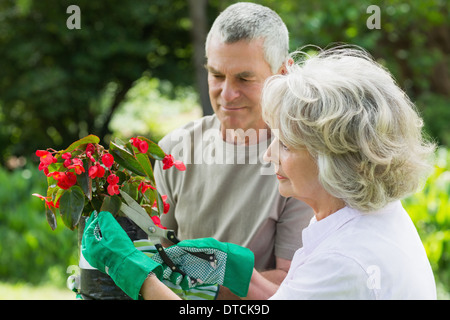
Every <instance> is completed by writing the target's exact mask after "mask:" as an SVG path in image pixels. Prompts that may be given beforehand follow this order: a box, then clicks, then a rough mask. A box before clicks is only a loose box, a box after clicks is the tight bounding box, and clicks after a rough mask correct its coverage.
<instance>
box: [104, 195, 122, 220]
mask: <svg viewBox="0 0 450 320" xmlns="http://www.w3.org/2000/svg"><path fill="white" fill-rule="evenodd" d="M121 205H122V200H120V198H119V196H116V195H114V196H111V197H110V196H106V197H105V199H104V200H103V203H102V207H101V208H100V211H108V212H110V213H111V214H112V215H113V216H114V217H115V216H117V214H118V213H119V210H120V206H121Z"/></svg>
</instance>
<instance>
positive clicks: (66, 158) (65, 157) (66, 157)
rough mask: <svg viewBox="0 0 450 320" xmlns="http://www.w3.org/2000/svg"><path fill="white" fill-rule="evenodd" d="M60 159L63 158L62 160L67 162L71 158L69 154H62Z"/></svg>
mask: <svg viewBox="0 0 450 320" xmlns="http://www.w3.org/2000/svg"><path fill="white" fill-rule="evenodd" d="M61 158H63V159H64V160H69V159H70V158H72V154H71V153H70V152H66V153H63V154H62V156H61Z"/></svg>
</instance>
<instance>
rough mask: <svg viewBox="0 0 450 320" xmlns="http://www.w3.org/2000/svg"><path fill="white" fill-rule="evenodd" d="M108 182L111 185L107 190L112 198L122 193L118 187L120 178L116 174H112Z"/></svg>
mask: <svg viewBox="0 0 450 320" xmlns="http://www.w3.org/2000/svg"><path fill="white" fill-rule="evenodd" d="M106 181H107V182H108V183H109V185H108V188H106V189H107V191H108V194H109V195H110V196H113V195H115V194H119V193H120V191H119V185H118V183H119V177H118V176H116V175H115V174H110V175H109V176H108V178H107V179H106Z"/></svg>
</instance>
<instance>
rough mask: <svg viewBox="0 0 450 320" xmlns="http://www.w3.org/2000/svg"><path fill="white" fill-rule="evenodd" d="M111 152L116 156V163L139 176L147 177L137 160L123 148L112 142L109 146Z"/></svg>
mask: <svg viewBox="0 0 450 320" xmlns="http://www.w3.org/2000/svg"><path fill="white" fill-rule="evenodd" d="M109 152H110V153H111V154H112V155H113V156H114V161H116V162H117V163H118V164H120V165H121V166H122V167H124V168H125V169H127V170H130V171H131V172H133V173H135V174H137V175H140V176H146V173H145V171H144V170H143V169H142V167H141V165H140V164H139V162H138V161H137V160H136V158H135V157H134V156H133V155H132V154H131V153H130V152H129V151H127V150H126V149H125V148H124V147H123V146H120V145H118V144H116V143H115V142H112V141H111V142H110V144H109Z"/></svg>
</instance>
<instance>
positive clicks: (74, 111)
mask: <svg viewBox="0 0 450 320" xmlns="http://www.w3.org/2000/svg"><path fill="white" fill-rule="evenodd" d="M71 4H76V5H78V6H79V7H80V9H81V29H80V30H77V29H74V30H69V29H68V28H67V27H66V20H67V19H68V18H69V16H70V15H69V14H67V13H66V9H67V7H68V6H69V5H71ZM187 9H188V8H187V3H186V2H185V1H184V0H173V1H166V0H152V1H150V2H148V1H138V0H131V1H118V0H109V1H102V2H98V1H89V0H78V1H32V0H22V1H13V0H2V1H1V2H0V15H1V24H0V57H1V59H0V145H1V146H2V148H1V149H0V150H1V159H2V162H4V161H5V159H6V158H7V157H9V156H11V155H25V156H29V155H30V154H32V153H33V151H34V150H35V149H36V148H44V147H46V146H49V145H54V146H55V147H61V146H65V145H68V144H69V143H70V142H72V141H73V140H74V139H76V138H79V137H80V136H83V135H86V134H88V133H93V134H97V135H99V136H100V137H102V138H103V137H105V136H106V135H107V134H108V133H109V129H108V124H109V120H110V119H111V116H112V114H113V113H114V111H115V110H116V109H117V107H118V105H119V104H120V102H121V101H122V100H123V98H124V96H125V95H126V93H127V91H128V90H129V89H130V88H131V87H132V85H133V83H134V81H136V80H137V79H139V78H140V77H141V76H142V74H143V73H144V72H146V73H147V74H148V75H150V76H151V77H157V78H162V79H167V80H169V81H170V82H172V83H173V84H174V85H187V84H191V81H192V73H193V70H194V69H193V66H192V64H191V62H190V61H191V56H192V45H191V43H190V40H189V39H190V35H189V27H190V23H189V21H190V20H189V17H188V16H187V15H186V12H187Z"/></svg>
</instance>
